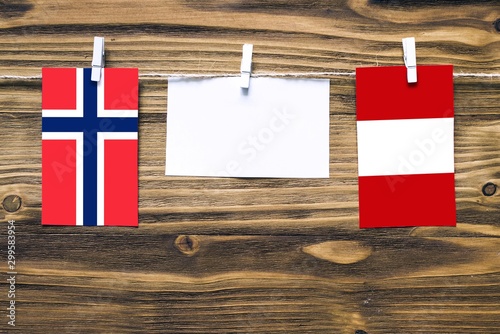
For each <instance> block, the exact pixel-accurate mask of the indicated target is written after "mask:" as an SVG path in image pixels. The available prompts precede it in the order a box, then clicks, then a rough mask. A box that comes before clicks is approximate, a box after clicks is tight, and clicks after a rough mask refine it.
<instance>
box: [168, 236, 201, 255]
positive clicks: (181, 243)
mask: <svg viewBox="0 0 500 334" xmlns="http://www.w3.org/2000/svg"><path fill="white" fill-rule="evenodd" d="M174 246H175V248H177V250H178V251H179V252H181V253H182V254H184V255H186V256H193V255H194V254H196V253H197V252H198V250H199V249H200V241H199V240H198V238H197V237H196V236H190V235H179V236H178V237H177V238H175V241H174Z"/></svg>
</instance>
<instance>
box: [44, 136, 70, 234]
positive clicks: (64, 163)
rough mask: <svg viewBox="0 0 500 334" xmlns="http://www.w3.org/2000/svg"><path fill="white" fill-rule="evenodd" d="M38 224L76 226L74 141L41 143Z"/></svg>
mask: <svg viewBox="0 0 500 334" xmlns="http://www.w3.org/2000/svg"><path fill="white" fill-rule="evenodd" d="M42 225H76V140H42Z"/></svg>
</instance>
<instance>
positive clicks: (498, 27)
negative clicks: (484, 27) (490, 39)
mask: <svg viewBox="0 0 500 334" xmlns="http://www.w3.org/2000/svg"><path fill="white" fill-rule="evenodd" d="M493 26H494V27H495V30H496V31H498V32H500V19H496V20H495V22H493Z"/></svg>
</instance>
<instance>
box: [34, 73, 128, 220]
mask: <svg viewBox="0 0 500 334" xmlns="http://www.w3.org/2000/svg"><path fill="white" fill-rule="evenodd" d="M137 116H138V70H137V69H118V68H106V69H103V70H102V76H101V80H100V81H99V82H94V81H91V69H89V68H85V69H82V68H43V69H42V224H43V225H83V226H100V225H109V226H137V225H138V203H137V199H138V180H137V129H138V122H137V120H138V117H137Z"/></svg>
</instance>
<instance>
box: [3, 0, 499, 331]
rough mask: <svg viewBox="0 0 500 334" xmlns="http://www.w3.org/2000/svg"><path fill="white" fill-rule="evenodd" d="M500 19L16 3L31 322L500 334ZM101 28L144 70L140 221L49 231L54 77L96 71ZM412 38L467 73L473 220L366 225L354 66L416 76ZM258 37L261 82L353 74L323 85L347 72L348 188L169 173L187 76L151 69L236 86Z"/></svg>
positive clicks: (118, 56)
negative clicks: (46, 73)
mask: <svg viewBox="0 0 500 334" xmlns="http://www.w3.org/2000/svg"><path fill="white" fill-rule="evenodd" d="M499 17H500V6H499V5H498V1H496V0H476V1H473V2H471V1H465V0H458V1H440V2H437V1H435V0H422V1H418V2H413V1H405V0H370V1H368V0H350V1H326V0H320V1H314V2H310V1H305V0H276V1H272V2H269V1H262V0H251V1H236V0H224V1H223V0H208V1H194V0H184V1H179V0H169V1H160V0H151V1H148V2H132V1H125V0H112V1H107V2H102V1H94V0H83V1H78V2H63V3H60V2H51V1H44V0H42V1H40V0H37V1H34V0H33V1H30V0H12V1H9V2H3V3H0V105H1V106H2V108H0V124H1V129H0V143H1V144H2V147H1V149H0V221H1V222H6V221H7V220H9V219H14V220H16V223H15V224H16V232H17V234H16V237H17V239H16V242H17V243H16V251H17V254H16V256H17V260H18V265H17V268H16V269H17V271H18V275H17V276H16V279H17V281H16V289H17V291H16V302H17V304H16V307H17V309H16V310H17V313H16V315H17V318H16V320H17V321H16V324H17V326H16V327H18V329H19V330H21V331H22V332H30V333H48V332H62V333H66V332H68V333H74V332H106V333H108V332H119V333H125V332H134V333H136V332H147V333H154V332H161V333H351V334H352V333H356V334H362V333H369V334H372V333H494V332H498V331H499V330H500V321H499V320H498V319H499V314H500V304H499V303H498V299H499V297H500V261H499V258H498V250H499V249H500V191H499V190H496V192H495V193H494V194H491V193H489V195H490V196H487V195H485V194H483V191H482V189H483V187H484V186H485V185H487V184H489V183H492V184H496V185H500V170H499V166H500V155H499V152H500V117H499V116H500V99H499V96H500V80H499V78H498V77H494V76H491V77H488V76H487V75H489V74H490V75H491V74H497V75H498V73H500V54H499V53H498V50H499V47H500V34H499V32H498V31H499V30H500V27H499V25H500V24H499V22H500V21H498V19H499ZM94 35H102V36H105V37H106V56H107V58H106V62H107V63H106V66H108V67H139V69H140V75H141V80H140V147H139V156H140V166H139V184H140V194H139V196H140V199H139V210H140V227H139V228H138V229H128V228H127V229H113V228H104V229H95V228H81V229H76V230H75V228H72V227H50V226H44V227H42V226H41V225H40V210H41V202H40V201H41V199H40V198H41V196H40V195H41V194H40V191H41V189H40V188H41V187H40V182H41V176H40V171H41V165H40V163H41V157H40V136H41V134H40V124H41V113H40V107H41V104H40V98H41V82H40V79H39V77H37V76H39V75H40V73H41V72H40V68H41V67H55V66H61V67H88V66H90V62H91V54H92V37H93V36H94ZM409 36H415V37H416V40H417V61H418V63H419V64H441V63H450V64H453V65H454V67H455V68H454V72H455V74H457V76H456V77H455V79H454V81H455V112H456V118H455V122H456V125H455V168H456V195H457V221H458V225H457V227H456V228H437V227H422V228H416V229H411V228H397V229H376V230H359V229H358V216H357V215H358V202H357V201H358V198H357V196H358V195H357V152H356V132H355V131H356V127H355V78H354V77H353V76H349V75H345V74H349V73H351V74H352V73H353V72H354V70H355V68H356V67H359V66H383V65H401V64H402V47H401V38H402V37H409ZM243 43H254V44H255V48H254V57H253V61H254V68H253V69H254V72H255V73H270V72H276V73H296V72H300V73H317V72H338V74H337V75H326V76H321V75H318V76H317V77H327V78H330V79H331V91H330V178H329V179H326V180H323V179H306V180H294V179H224V178H222V179H217V178H194V177H166V176H164V161H165V150H164V143H165V119H166V111H167V99H168V94H167V89H168V84H167V80H166V78H165V77H150V76H148V75H151V74H153V73H159V74H161V75H166V74H172V73H200V74H204V73H208V74H237V73H238V72H239V65H240V59H241V44H243ZM464 73H465V74H466V75H467V76H465V77H463V76H460V75H462V74H464ZM467 73H474V74H478V76H471V75H470V74H467ZM6 75H14V76H35V77H34V78H24V79H23V78H17V79H16V78H11V79H8V78H6V77H5V76H6ZM313 76H314V75H313ZM489 189H490V190H491V189H493V188H491V187H490V188H489ZM429 191H432V189H429ZM0 235H1V236H2V238H0V239H1V240H4V241H5V240H6V228H5V227H4V228H1V229H0ZM4 245H5V243H4ZM2 254H4V255H3V257H4V258H5V253H2ZM0 276H2V277H4V276H5V275H0ZM1 282H2V283H1V284H0V290H1V291H3V292H0V295H1V296H2V297H1V299H0V303H1V304H2V305H3V306H2V305H0V306H1V307H2V308H3V307H4V306H5V307H6V306H7V300H6V293H4V292H5V291H7V289H8V287H7V284H6V283H7V282H6V280H5V279H2V280H1ZM4 312H5V311H4ZM2 314H4V313H2ZM4 315H5V314H4ZM6 319H7V318H6V317H4V320H3V321H2V322H0V331H2V332H4V331H7V330H9V329H11V328H10V327H8V326H7V324H6Z"/></svg>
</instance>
